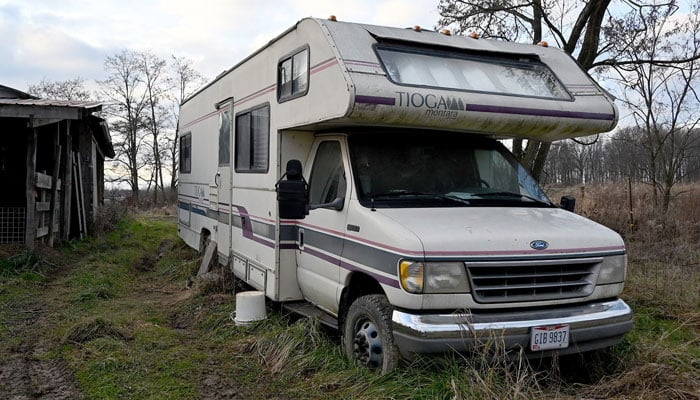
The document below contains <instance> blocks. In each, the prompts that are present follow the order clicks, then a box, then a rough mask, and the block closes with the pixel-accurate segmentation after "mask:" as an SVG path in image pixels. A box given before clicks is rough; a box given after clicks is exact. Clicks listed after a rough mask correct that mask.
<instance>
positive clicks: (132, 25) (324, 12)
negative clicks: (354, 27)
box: [0, 0, 439, 91]
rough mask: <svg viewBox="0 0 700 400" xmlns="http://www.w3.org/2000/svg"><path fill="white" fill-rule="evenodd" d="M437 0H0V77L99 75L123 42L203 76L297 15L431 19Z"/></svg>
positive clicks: (23, 83)
mask: <svg viewBox="0 0 700 400" xmlns="http://www.w3.org/2000/svg"><path fill="white" fill-rule="evenodd" d="M438 2H439V1H438V0H411V1H405V0H345V1H338V0H278V1H274V0H188V1H184V0H121V1H117V0H103V1H100V0H0V84H2V85H5V86H10V87H13V88H15V89H19V90H22V91H26V90H27V87H28V86H29V85H30V84H36V83H39V82H40V81H41V80H42V79H47V80H49V81H59V80H67V79H72V78H75V77H78V76H79V77H82V78H85V79H87V80H88V81H92V80H96V79H103V78H104V68H103V63H104V59H105V57H106V56H111V55H114V54H117V53H118V52H120V51H121V50H124V49H132V50H152V51H153V52H154V53H156V54H158V55H160V56H161V57H163V58H168V57H170V55H176V56H178V57H187V58H190V59H192V60H193V61H194V68H195V69H196V70H198V71H199V72H201V73H202V74H203V75H204V76H205V77H207V79H212V78H213V77H215V76H216V75H217V74H218V73H220V72H221V71H223V70H225V69H228V68H229V67H231V66H233V65H234V64H236V63H237V62H238V61H240V60H241V59H243V58H244V57H245V56H247V55H248V54H250V53H252V52H253V51H254V50H256V49H258V48H260V47H261V46H263V45H264V44H265V43H267V42H268V41H269V40H271V39H273V38H275V37H276V36H277V35H279V34H280V33H282V32H283V31H284V30H286V29H287V28H289V27H290V26H292V25H294V24H295V23H296V22H297V21H298V20H300V19H301V18H304V17H309V16H313V17H319V18H327V17H328V16H329V15H336V16H337V18H338V20H344V21H351V22H361V23H370V24H379V25H389V26H397V27H408V26H414V25H420V26H422V27H424V28H429V29H432V28H433V27H434V26H435V24H436V23H437V19H438V13H437V4H438Z"/></svg>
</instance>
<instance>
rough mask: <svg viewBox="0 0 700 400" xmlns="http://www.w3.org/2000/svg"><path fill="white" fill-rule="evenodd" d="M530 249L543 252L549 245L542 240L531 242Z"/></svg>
mask: <svg viewBox="0 0 700 400" xmlns="http://www.w3.org/2000/svg"><path fill="white" fill-rule="evenodd" d="M530 247H532V248H533V249H535V250H544V249H546V248H547V247H549V243H547V242H546V241H544V240H533V241H532V242H530Z"/></svg>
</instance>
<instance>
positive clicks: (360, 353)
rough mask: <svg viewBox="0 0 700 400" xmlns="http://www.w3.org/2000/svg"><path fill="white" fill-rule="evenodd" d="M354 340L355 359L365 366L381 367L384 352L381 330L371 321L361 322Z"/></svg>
mask: <svg viewBox="0 0 700 400" xmlns="http://www.w3.org/2000/svg"><path fill="white" fill-rule="evenodd" d="M357 326H358V328H359V329H358V330H357V333H356V334H355V339H354V340H353V353H354V354H355V358H356V359H357V360H359V361H360V363H362V364H364V365H368V366H370V367H379V366H381V365H382V357H383V354H384V351H383V349H382V340H381V335H380V334H379V330H378V329H377V327H376V326H375V325H374V324H373V323H372V322H371V321H360V322H359V323H358V324H357Z"/></svg>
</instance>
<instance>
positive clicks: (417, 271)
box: [399, 261, 469, 293]
mask: <svg viewBox="0 0 700 400" xmlns="http://www.w3.org/2000/svg"><path fill="white" fill-rule="evenodd" d="M399 274H400V277H401V286H402V287H403V288H404V290H406V291H407V292H409V293H466V292H468V291H469V285H468V283H467V271H466V268H465V267H464V264H463V263H461V262H427V263H423V262H418V261H401V264H399Z"/></svg>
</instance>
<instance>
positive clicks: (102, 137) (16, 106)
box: [0, 85, 114, 158]
mask: <svg viewBox="0 0 700 400" xmlns="http://www.w3.org/2000/svg"><path fill="white" fill-rule="evenodd" d="M101 110H102V103H101V102H99V101H76V100H51V99H40V98H38V97H35V96H32V95H30V94H28V93H24V92H22V91H19V90H17V89H13V88H11V87H8V86H3V85H0V118H24V119H30V120H32V121H33V122H32V124H33V126H40V125H44V124H48V123H54V122H57V121H61V120H65V119H68V120H84V121H85V122H86V123H87V124H89V125H90V126H91V127H92V128H93V134H94V135H95V139H96V140H97V143H98V144H99V145H100V148H101V149H102V152H103V153H104V154H105V155H106V156H107V157H110V158H113V157H114V148H113V147H112V138H111V136H110V134H109V129H108V128H107V124H106V123H105V122H104V120H103V119H102V118H100V117H97V116H94V115H92V113H94V112H97V111H101Z"/></svg>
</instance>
